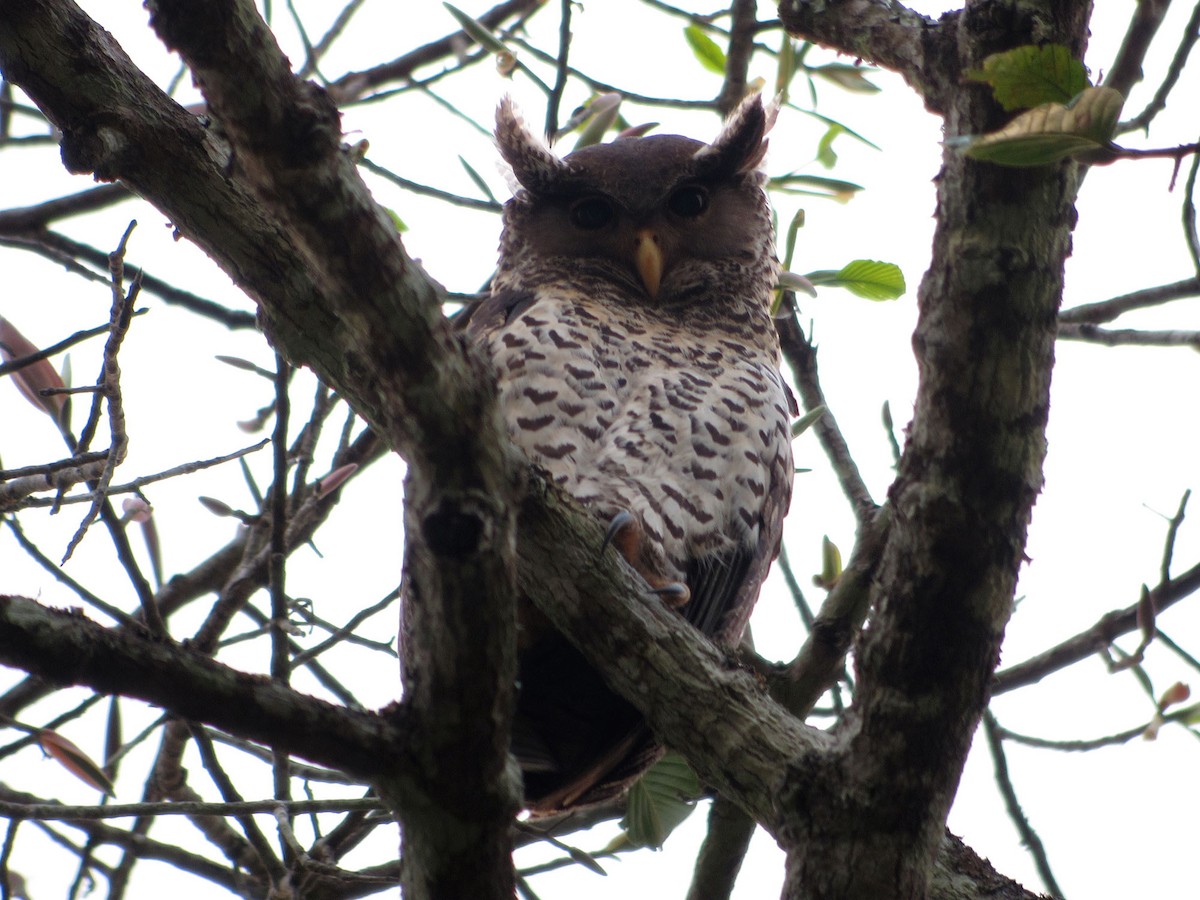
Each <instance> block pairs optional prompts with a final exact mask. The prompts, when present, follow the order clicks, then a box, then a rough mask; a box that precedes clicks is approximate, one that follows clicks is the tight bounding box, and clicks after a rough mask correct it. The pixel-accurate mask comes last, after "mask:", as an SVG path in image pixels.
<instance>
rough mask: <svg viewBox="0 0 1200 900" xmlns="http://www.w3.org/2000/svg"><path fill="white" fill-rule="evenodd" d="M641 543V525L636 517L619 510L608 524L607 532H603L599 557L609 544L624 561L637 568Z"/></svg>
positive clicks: (626, 511) (625, 510)
mask: <svg viewBox="0 0 1200 900" xmlns="http://www.w3.org/2000/svg"><path fill="white" fill-rule="evenodd" d="M641 542H642V525H641V522H639V521H638V518H637V516H635V515H634V514H633V513H631V512H630V511H629V510H627V509H623V510H621V511H620V512H619V513H617V514H616V515H615V516H613V517H612V521H611V522H609V523H608V531H606V532H604V542H603V543H602V544H600V555H601V556H603V555H604V551H605V550H607V549H608V547H609V545H610V544H611V545H612V546H613V547H616V549H617V552H618V553H620V554H621V555H622V556H623V557H625V561H626V562H627V563H629V564H630V565H631V566H633V567H634V568H635V569H636V568H638V565H637V558H638V554H639V545H640V544H641Z"/></svg>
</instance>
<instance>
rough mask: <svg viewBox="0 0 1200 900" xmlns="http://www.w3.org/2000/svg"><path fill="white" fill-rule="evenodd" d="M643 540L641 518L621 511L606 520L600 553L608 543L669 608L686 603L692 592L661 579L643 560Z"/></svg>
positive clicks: (626, 511) (681, 584)
mask: <svg viewBox="0 0 1200 900" xmlns="http://www.w3.org/2000/svg"><path fill="white" fill-rule="evenodd" d="M645 543H646V532H645V530H644V529H643V528H642V521H641V519H639V518H638V517H637V516H635V515H634V514H633V513H631V512H629V510H622V511H621V512H619V513H617V514H616V515H615V516H613V518H612V521H611V522H609V523H608V531H607V532H605V534H604V543H603V544H601V545H600V552H601V553H604V551H605V550H606V549H607V548H608V545H609V544H611V545H612V546H613V547H615V548H616V549H617V552H618V553H620V554H621V555H622V556H623V557H625V561H626V562H627V563H629V565H631V566H633V568H634V571H636V572H637V573H638V574H639V575H641V576H642V578H643V579H645V581H646V583H647V584H648V585H650V593H652V594H657V595H658V596H659V597H661V598H662V600H663V602H664V603H665V604H666V605H667V606H669V607H671V609H679V608H680V607H682V606H684V605H686V604H687V602H688V600H690V599H691V598H692V592H691V591H689V590H688V586H687V585H686V584H683V583H682V582H679V581H671V580H670V579H667V578H663V577H662V576H661V575H659V574H658V572H656V571H655V570H654V568H653V567H652V566H650V565H649V564H648V563H647V562H646V558H645V554H644V553H643V552H642V551H643V547H644V546H645Z"/></svg>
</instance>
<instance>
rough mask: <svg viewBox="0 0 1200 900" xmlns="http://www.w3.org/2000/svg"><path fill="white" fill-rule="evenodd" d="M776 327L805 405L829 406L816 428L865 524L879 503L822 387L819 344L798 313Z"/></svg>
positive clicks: (845, 492) (857, 516) (858, 516)
mask: <svg viewBox="0 0 1200 900" xmlns="http://www.w3.org/2000/svg"><path fill="white" fill-rule="evenodd" d="M775 327H776V329H777V330H778V331H779V341H780V345H781V347H782V349H783V358H784V359H785V360H787V363H788V365H789V366H791V369H792V373H793V374H794V375H795V378H796V389H797V390H798V391H799V393H800V398H801V400H802V401H803V402H804V408H805V409H807V410H812V409H816V408H817V407H818V406H824V407H825V414H824V415H823V416H821V418H820V419H818V420H817V421H816V422H815V423H814V424H813V431H815V432H816V435H817V439H818V440H819V441H820V442H821V447H822V449H823V450H824V451H825V455H826V456H827V457H828V458H829V462H830V463H831V464H832V465H833V471H834V473H835V474H836V475H837V478H838V483H839V484H841V486H842V493H844V494H845V495H846V499H847V500H849V501H850V508H851V510H852V511H853V513H854V518H855V519H856V520H857V521H858V524H859V527H860V528H862V527H863V526H864V525H865V524H867V523H869V522H870V521H871V520H872V519H873V518H874V517H875V512H876V510H877V509H878V506H877V505H876V504H875V501H874V500H873V499H872V498H871V492H870V491H869V490H868V489H867V485H866V482H864V481H863V478H862V475H861V474H860V473H859V471H858V465H857V464H856V463H855V462H854V458H853V457H852V456H851V455H850V448H849V447H848V446H846V441H845V438H843V437H842V433H841V431H840V430H839V429H838V425H837V420H836V419H835V418H834V416H833V413H832V412H831V411H830V409H829V404H828V403H826V402H825V394H824V392H823V391H822V390H821V381H820V378H819V376H818V374H817V351H816V348H815V347H814V346H813V345H812V344H811V343H810V342H809V340H808V338H806V337H805V336H804V333H803V332H802V331H801V330H800V323H799V322H797V321H796V316H795V314H794V313H792V314H789V315H786V316H784V317H783V318H780V319H776V321H775Z"/></svg>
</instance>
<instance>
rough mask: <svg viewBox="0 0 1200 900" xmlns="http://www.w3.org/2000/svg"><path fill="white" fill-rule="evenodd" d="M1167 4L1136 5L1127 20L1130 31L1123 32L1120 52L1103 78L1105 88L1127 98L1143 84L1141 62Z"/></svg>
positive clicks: (1164, 13)
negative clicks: (1133, 89)
mask: <svg viewBox="0 0 1200 900" xmlns="http://www.w3.org/2000/svg"><path fill="white" fill-rule="evenodd" d="M1170 6H1171V4H1170V3H1169V2H1167V3H1138V4H1137V5H1136V6H1135V7H1134V10H1133V15H1132V16H1131V17H1130V19H1129V27H1128V28H1127V29H1126V31H1125V39H1124V40H1123V41H1122V42H1121V49H1120V50H1118V51H1117V57H1116V59H1114V60H1113V63H1112V66H1111V67H1110V68H1109V70H1108V74H1107V75H1105V76H1104V86H1105V87H1110V88H1113V89H1114V90H1117V91H1120V92H1121V94H1122V96H1125V97H1128V96H1129V91H1130V90H1131V89H1132V88H1133V86H1134V85H1135V84H1137V83H1138V82H1139V81H1141V80H1142V62H1143V61H1144V60H1145V58H1146V53H1147V52H1149V50H1150V44H1151V42H1152V41H1153V40H1154V35H1155V34H1157V33H1158V27H1159V26H1160V25H1161V24H1162V20H1163V18H1164V17H1165V16H1166V14H1167V10H1168V9H1170Z"/></svg>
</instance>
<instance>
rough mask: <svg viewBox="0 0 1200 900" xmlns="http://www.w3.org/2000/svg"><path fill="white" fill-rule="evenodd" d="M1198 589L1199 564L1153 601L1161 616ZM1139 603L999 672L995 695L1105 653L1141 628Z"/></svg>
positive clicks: (1162, 586)
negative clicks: (1125, 635) (1120, 640)
mask: <svg viewBox="0 0 1200 900" xmlns="http://www.w3.org/2000/svg"><path fill="white" fill-rule="evenodd" d="M1197 590H1200V564H1197V565H1194V566H1192V567H1191V568H1190V569H1188V570H1187V571H1186V572H1183V573H1182V574H1180V575H1177V576H1175V577H1174V578H1173V579H1171V580H1170V581H1169V582H1165V583H1163V584H1159V585H1157V586H1156V587H1155V588H1154V589H1153V590H1152V591H1150V600H1151V602H1153V604H1154V609H1155V610H1156V611H1157V612H1158V614H1159V615H1161V614H1162V612H1163V611H1164V610H1166V609H1167V608H1168V607H1171V606H1173V605H1175V604H1176V603H1178V602H1179V601H1180V600H1183V599H1185V598H1187V597H1189V596H1191V595H1192V594H1193V593H1195V592H1196V591H1197ZM1140 602H1141V601H1140V600H1139V601H1138V602H1137V603H1134V604H1133V605H1131V606H1127V607H1126V608H1125V609H1118V610H1113V611H1112V612H1110V613H1106V614H1105V615H1103V616H1101V618H1100V620H1099V621H1098V622H1096V624H1095V625H1093V626H1092V627H1091V628H1088V629H1086V630H1085V631H1081V632H1080V633H1079V634H1077V635H1075V636H1074V637H1070V638H1068V639H1067V640H1065V641H1062V642H1061V643H1059V644H1056V645H1055V646H1053V647H1051V648H1049V649H1048V650H1044V651H1043V652H1041V653H1039V654H1037V655H1036V656H1033V657H1031V658H1029V659H1027V660H1025V661H1024V662H1021V663H1017V664H1016V665H1014V666H1009V667H1008V668H1007V669H1003V670H1002V671H1000V672H998V673H997V674H996V678H995V681H994V682H993V684H992V694H993V696H994V695H997V694H1003V693H1006V692H1008V691H1012V690H1015V689H1017V688H1019V687H1024V686H1025V685H1029V684H1034V683H1036V682H1038V681H1041V680H1042V679H1043V678H1045V677H1046V676H1047V675H1051V674H1053V673H1054V672H1057V671H1060V670H1061V669H1065V668H1067V667H1068V666H1070V665H1072V664H1073V663H1076V662H1079V660H1081V659H1085V658H1086V657H1088V656H1091V655H1092V654H1093V653H1096V652H1099V651H1101V650H1103V649H1104V648H1106V647H1107V646H1108V645H1109V644H1111V643H1112V642H1113V641H1114V640H1115V639H1116V638H1118V637H1120V636H1121V635H1123V634H1128V633H1129V632H1131V631H1133V630H1134V629H1136V628H1137V627H1138V606H1139V604H1140Z"/></svg>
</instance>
